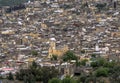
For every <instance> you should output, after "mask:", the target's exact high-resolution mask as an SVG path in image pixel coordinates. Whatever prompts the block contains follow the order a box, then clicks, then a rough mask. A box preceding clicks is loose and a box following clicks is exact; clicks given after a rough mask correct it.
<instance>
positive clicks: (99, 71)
mask: <svg viewBox="0 0 120 83" xmlns="http://www.w3.org/2000/svg"><path fill="white" fill-rule="evenodd" d="M108 74H109V69H108V68H103V67H100V68H98V69H97V70H96V71H95V76H96V77H100V76H103V77H107V76H108Z"/></svg>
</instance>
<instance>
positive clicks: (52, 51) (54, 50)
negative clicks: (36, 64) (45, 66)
mask: <svg viewBox="0 0 120 83" xmlns="http://www.w3.org/2000/svg"><path fill="white" fill-rule="evenodd" d="M67 51H68V46H67V45H64V46H63V47H61V48H56V40H55V38H51V39H50V47H49V54H48V58H51V57H52V55H57V56H62V55H63V54H64V53H65V52H67Z"/></svg>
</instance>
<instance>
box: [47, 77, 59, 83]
mask: <svg viewBox="0 0 120 83" xmlns="http://www.w3.org/2000/svg"><path fill="white" fill-rule="evenodd" d="M48 83H61V80H60V79H58V78H52V79H51V80H49V82H48Z"/></svg>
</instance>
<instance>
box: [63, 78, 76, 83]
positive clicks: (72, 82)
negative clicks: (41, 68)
mask: <svg viewBox="0 0 120 83" xmlns="http://www.w3.org/2000/svg"><path fill="white" fill-rule="evenodd" d="M62 83H77V81H76V80H75V79H73V78H64V79H63V80H62Z"/></svg>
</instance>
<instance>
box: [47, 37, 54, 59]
mask: <svg viewBox="0 0 120 83" xmlns="http://www.w3.org/2000/svg"><path fill="white" fill-rule="evenodd" d="M55 49H56V39H55V38H50V46H49V54H48V58H51V55H53V53H54V50H55Z"/></svg>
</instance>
